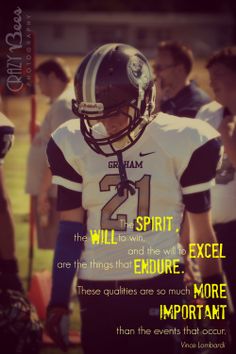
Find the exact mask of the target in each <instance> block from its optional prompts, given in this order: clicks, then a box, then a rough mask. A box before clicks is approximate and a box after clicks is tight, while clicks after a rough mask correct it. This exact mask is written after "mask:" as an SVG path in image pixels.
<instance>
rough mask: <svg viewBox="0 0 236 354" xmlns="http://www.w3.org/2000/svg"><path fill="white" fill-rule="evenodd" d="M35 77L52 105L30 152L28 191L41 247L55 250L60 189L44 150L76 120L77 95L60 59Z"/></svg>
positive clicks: (44, 66)
mask: <svg viewBox="0 0 236 354" xmlns="http://www.w3.org/2000/svg"><path fill="white" fill-rule="evenodd" d="M36 74H37V78H38V85H39V88H40V90H41V93H42V94H43V95H45V96H46V97H48V98H49V100H50V104H51V106H50V108H49V110H48V112H47V114H46V116H45V118H44V120H43V122H42V124H41V126H39V127H38V132H37V133H36V135H35V137H34V139H33V142H32V145H31V147H30V150H29V154H28V162H27V178H26V192H27V193H29V194H30V195H31V196H32V197H33V213H34V217H35V220H36V228H37V236H38V246H39V248H45V249H53V248H54V245H55V238H56V233H57V227H58V213H57V212H56V195H57V189H56V187H55V186H52V184H51V174H50V170H49V169H48V166H47V162H46V154H45V147H46V144H47V142H48V140H49V138H50V135H51V133H52V132H53V131H54V130H55V129H56V128H57V127H58V126H59V125H61V124H62V123H64V122H65V121H66V120H68V119H71V118H74V114H73V113H72V111H71V100H72V98H73V96H74V92H73V88H72V87H71V86H70V84H69V83H70V79H71V73H70V70H69V68H68V67H67V66H66V64H65V62H64V61H63V60H62V59H61V58H54V59H49V60H46V61H44V62H43V63H41V64H40V65H39V66H38V67H37V69H36Z"/></svg>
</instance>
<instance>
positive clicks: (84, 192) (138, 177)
mask: <svg viewBox="0 0 236 354" xmlns="http://www.w3.org/2000/svg"><path fill="white" fill-rule="evenodd" d="M74 84H75V93H76V100H74V101H73V111H74V113H75V114H76V115H77V116H78V118H79V119H74V120H71V121H68V122H66V123H65V124H63V125H62V126H60V127H59V128H58V129H57V130H56V131H55V132H54V133H53V134H52V137H51V139H50V141H49V143H48V147H47V156H48V161H49V164H50V168H51V171H52V174H53V181H54V183H56V184H58V209H59V210H60V215H61V222H60V230H59V235H58V239H57V247H56V250H55V256H54V266H53V287H52V294H51V301H50V304H49V308H48V320H47V324H46V328H47V331H48V333H49V334H50V335H51V337H52V338H54V340H55V341H56V342H57V343H58V344H59V345H60V346H61V348H63V349H66V347H67V344H68V341H67V338H66V332H65V327H63V322H65V318H66V316H67V314H68V299H69V292H70V287H71V281H72V279H73V275H74V272H75V270H76V268H77V269H78V271H79V274H78V275H79V282H78V287H77V290H78V296H79V300H80V308H81V319H82V346H83V350H84V353H85V354H92V353H103V354H108V353H109V354H110V353H136V354H137V353H140V354H141V353H142V354H143V353H149V354H150V353H157V351H158V352H160V353H162V354H164V353H165V354H166V353H175V352H180V350H181V349H180V343H179V345H177V342H178V340H179V338H180V336H179V334H180V329H181V324H180V323H179V321H178V320H173V319H170V318H168V319H166V320H164V321H163V320H161V318H160V308H161V305H162V304H166V305H170V304H182V297H181V296H177V295H171V296H169V290H170V289H181V288H182V286H183V285H182V280H183V279H182V278H183V272H184V268H183V264H182V262H183V260H182V256H181V252H182V251H181V249H180V248H179V244H178V242H179V234H178V231H179V229H180V224H181V220H182V213H183V210H184V208H186V210H187V213H188V215H189V220H190V224H191V227H192V230H193V232H192V234H191V241H192V242H193V243H196V244H204V243H205V242H206V243H208V244H212V243H216V238H215V234H214V232H213V229H212V226H211V223H210V186H211V184H212V181H213V179H214V176H215V171H216V166H217V164H218V160H219V155H220V152H219V143H218V133H217V132H216V131H215V130H214V129H213V128H212V127H210V126H209V125H208V124H206V123H205V122H200V121H195V120H191V119H188V118H183V119H176V118H175V117H174V116H171V115H168V114H164V113H158V114H155V113H154V110H155V85H154V82H153V78H152V73H151V68H150V66H149V63H148V61H147V59H146V58H145V56H144V55H143V54H142V53H141V52H139V51H138V50H137V49H135V48H133V47H131V46H129V45H125V44H116V43H112V44H106V45H103V46H101V47H100V48H98V49H96V50H94V51H92V52H91V53H90V54H88V55H87V56H86V57H85V58H84V60H83V61H82V63H81V65H80V66H79V68H78V70H77V72H76V75H75V81H74ZM80 127H81V128H80ZM86 228H87V233H86V236H85V237H84V240H85V242H84V244H82V242H81V241H82V240H83V236H82V235H85V232H86V231H85V229H86ZM81 250H82V254H81V256H80V253H81ZM62 264H64V267H62ZM66 264H67V266H66ZM153 264H155V265H154V266H153ZM166 264H170V267H166ZM176 264H177V267H175V266H176ZM198 264H199V267H200V270H201V274H202V281H203V282H204V283H219V284H220V283H222V282H223V278H222V276H223V275H222V267H221V263H220V259H218V258H212V257H211V258H209V259H206V258H199V260H198ZM66 268H67V269H66ZM160 289H163V291H164V293H165V296H157V294H159V291H160ZM145 291H146V292H145ZM149 291H150V292H149ZM152 291H153V293H152V294H151V292H152ZM144 329H148V330H149V335H148V334H147V332H143V330H144ZM155 329H159V330H160V331H161V332H160V333H164V332H162V331H164V330H166V331H167V332H168V331H169V332H168V333H169V334H173V335H161V334H160V335H155V334H154V331H155ZM170 329H171V331H172V332H171V331H170ZM144 333H145V334H144Z"/></svg>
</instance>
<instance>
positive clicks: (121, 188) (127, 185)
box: [116, 152, 135, 197]
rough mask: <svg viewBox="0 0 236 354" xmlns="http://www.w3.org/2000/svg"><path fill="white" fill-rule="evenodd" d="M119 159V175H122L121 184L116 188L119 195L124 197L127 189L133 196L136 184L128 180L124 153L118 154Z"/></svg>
mask: <svg viewBox="0 0 236 354" xmlns="http://www.w3.org/2000/svg"><path fill="white" fill-rule="evenodd" d="M117 159H118V167H119V174H120V183H118V184H117V186H116V189H117V192H118V195H119V196H120V197H122V196H123V195H124V190H125V189H127V191H128V192H130V194H131V195H134V194H135V183H134V182H132V181H130V180H128V178H127V174H126V169H125V165H124V161H123V156H122V152H117Z"/></svg>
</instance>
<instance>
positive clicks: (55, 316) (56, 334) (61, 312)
mask: <svg viewBox="0 0 236 354" xmlns="http://www.w3.org/2000/svg"><path fill="white" fill-rule="evenodd" d="M45 330H46V333H47V334H48V336H49V337H50V338H51V339H52V340H53V341H54V343H55V344H56V345H57V346H58V347H59V348H60V349H61V350H63V351H64V352H66V351H67V350H68V347H69V310H68V309H66V308H64V307H51V308H49V309H48V311H47V319H46V323H45Z"/></svg>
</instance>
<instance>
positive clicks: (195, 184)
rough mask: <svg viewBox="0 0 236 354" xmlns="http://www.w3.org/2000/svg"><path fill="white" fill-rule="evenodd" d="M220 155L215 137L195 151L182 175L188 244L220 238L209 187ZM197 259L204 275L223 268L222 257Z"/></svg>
mask: <svg viewBox="0 0 236 354" xmlns="http://www.w3.org/2000/svg"><path fill="white" fill-rule="evenodd" d="M219 159H220V142H219V140H218V139H212V140H210V141H208V142H207V143H205V144H204V145H202V146H201V147H199V148H198V149H197V150H195V151H194V153H193V154H192V156H191V159H190V161H189V164H188V166H187V168H186V169H185V171H184V173H183V174H182V176H181V180H180V183H181V186H182V193H183V202H184V204H185V210H186V215H185V224H184V228H183V231H184V232H182V243H184V244H185V245H186V247H188V243H189V242H193V243H216V242H217V240H216V236H215V234H214V230H213V228H212V225H211V219H210V209H211V199H210V188H211V184H212V181H213V180H214V177H215V174H216V169H217V165H218V163H219ZM188 223H189V226H188ZM188 231H189V234H188ZM189 237H190V239H189V240H188V238H189ZM187 250H188V248H187ZM197 261H198V265H199V268H200V271H201V274H202V276H203V277H204V276H208V275H212V274H219V273H221V272H222V268H221V265H220V262H219V259H214V258H211V259H208V258H201V259H200V258H199V259H198V260H197Z"/></svg>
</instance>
